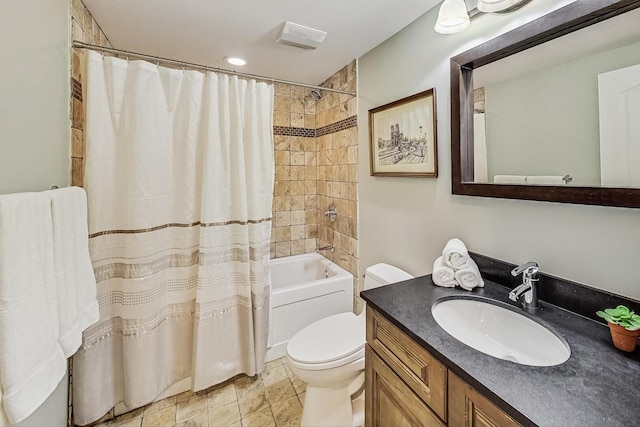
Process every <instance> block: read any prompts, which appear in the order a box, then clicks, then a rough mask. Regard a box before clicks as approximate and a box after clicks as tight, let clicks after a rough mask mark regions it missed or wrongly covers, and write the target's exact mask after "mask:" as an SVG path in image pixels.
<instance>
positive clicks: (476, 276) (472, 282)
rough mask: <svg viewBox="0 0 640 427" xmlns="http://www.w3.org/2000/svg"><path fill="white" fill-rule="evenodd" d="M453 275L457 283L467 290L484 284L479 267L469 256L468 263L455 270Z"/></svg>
mask: <svg viewBox="0 0 640 427" xmlns="http://www.w3.org/2000/svg"><path fill="white" fill-rule="evenodd" d="M454 275H455V278H456V282H458V285H460V287H461V288H462V289H465V290H467V291H470V290H472V289H473V288H476V287H478V288H482V287H483V286H484V280H482V276H481V275H480V269H479V268H478V265H477V264H476V263H475V261H474V260H472V259H471V258H469V265H468V266H467V267H465V268H461V269H460V270H457V271H456V272H455V274H454Z"/></svg>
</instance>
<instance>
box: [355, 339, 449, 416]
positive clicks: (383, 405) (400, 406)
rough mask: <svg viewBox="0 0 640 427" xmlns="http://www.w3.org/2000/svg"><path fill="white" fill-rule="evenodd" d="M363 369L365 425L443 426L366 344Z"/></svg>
mask: <svg viewBox="0 0 640 427" xmlns="http://www.w3.org/2000/svg"><path fill="white" fill-rule="evenodd" d="M365 372H366V383H365V384H366V386H365V426H366V427H414V426H425V427H427V426H428V427H431V426H438V427H444V426H445V424H444V423H443V422H442V421H441V420H440V419H439V418H438V416H437V415H436V414H434V413H433V412H432V411H431V410H430V409H429V407H428V406H427V405H426V404H425V403H424V402H423V401H422V400H421V399H419V398H418V397H417V396H416V394H415V393H414V392H413V391H412V390H411V389H410V388H409V387H408V386H407V385H406V384H405V383H404V382H403V381H402V380H401V379H400V377H398V376H397V375H396V374H395V373H394V372H393V371H392V370H391V369H390V368H389V367H388V366H387V365H386V363H384V362H383V361H382V359H380V358H379V357H378V355H377V354H376V353H375V352H374V351H373V350H372V349H371V347H370V346H369V345H367V346H366V350H365Z"/></svg>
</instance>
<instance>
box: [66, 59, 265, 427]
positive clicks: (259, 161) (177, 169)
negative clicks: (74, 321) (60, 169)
mask: <svg viewBox="0 0 640 427" xmlns="http://www.w3.org/2000/svg"><path fill="white" fill-rule="evenodd" d="M85 65H86V67H85V70H84V72H83V76H84V77H83V78H84V79H85V81H84V84H83V88H84V94H83V96H84V97H85V98H84V103H85V106H86V125H85V132H86V146H87V149H86V166H85V181H84V182H85V188H86V191H87V195H88V201H89V233H90V253H91V257H92V261H93V266H94V271H95V274H96V279H97V282H98V301H99V304H100V321H99V322H98V323H97V324H96V325H94V326H92V327H91V328H89V329H88V330H87V331H86V332H85V333H84V339H83V344H82V346H81V349H80V350H79V351H78V353H77V354H76V355H75V356H74V359H73V399H74V417H75V423H76V424H79V425H84V424H87V423H90V422H92V421H95V420H96V419H98V418H100V417H101V416H102V415H104V414H105V413H106V412H108V411H109V410H110V409H111V408H112V407H114V406H115V405H116V404H117V403H120V402H122V403H124V404H125V405H126V406H127V407H128V408H130V409H133V408H137V407H140V406H143V405H145V404H147V403H149V402H151V401H152V400H154V399H155V398H157V397H158V395H160V393H161V392H163V390H165V389H166V388H167V387H169V386H170V385H172V384H174V383H175V382H177V381H179V380H182V379H184V378H187V377H189V376H190V377H191V378H192V389H193V390H194V391H198V390H202V389H204V388H207V387H209V386H211V385H214V384H217V383H219V382H222V381H224V380H226V379H228V378H231V377H233V376H234V375H237V374H239V373H246V374H248V375H255V374H256V373H258V372H260V371H262V369H263V365H264V354H265V352H266V345H267V335H268V319H269V295H270V281H269V238H270V232H271V203H272V194H273V179H274V162H273V143H272V129H273V98H274V94H273V85H268V84H266V83H258V82H256V81H253V80H251V81H248V80H242V79H238V78H237V77H236V76H228V75H222V74H216V73H211V72H208V73H201V72H198V71H185V70H179V69H171V68H165V67H161V66H157V65H155V64H151V63H149V62H144V61H125V60H122V59H118V58H113V57H103V56H102V55H100V54H99V53H96V52H92V51H89V52H86V61H85Z"/></svg>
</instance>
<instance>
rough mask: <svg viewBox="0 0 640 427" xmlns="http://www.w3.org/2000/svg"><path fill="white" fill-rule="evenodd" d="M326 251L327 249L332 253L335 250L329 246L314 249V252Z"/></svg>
mask: <svg viewBox="0 0 640 427" xmlns="http://www.w3.org/2000/svg"><path fill="white" fill-rule="evenodd" d="M327 249H328V250H330V251H331V252H333V251H334V250H335V249H336V248H334V247H333V245H329V246H322V247H320V246H318V247H317V248H316V252H320V251H326V250H327Z"/></svg>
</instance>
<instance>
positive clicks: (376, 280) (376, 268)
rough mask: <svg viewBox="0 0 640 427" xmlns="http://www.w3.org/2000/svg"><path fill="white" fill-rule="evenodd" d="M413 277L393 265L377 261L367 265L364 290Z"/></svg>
mask: <svg viewBox="0 0 640 427" xmlns="http://www.w3.org/2000/svg"><path fill="white" fill-rule="evenodd" d="M409 279H413V276H412V275H411V274H409V273H407V272H406V271H404V270H401V269H399V268H398V267H394V266H393V265H389V264H385V263H379V264H375V265H372V266H371V267H368V268H367V269H366V270H365V273H364V290H365V291H366V290H368V289H374V288H378V287H380V286H384V285H388V284H389V283H396V282H402V281H403V280H409Z"/></svg>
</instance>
